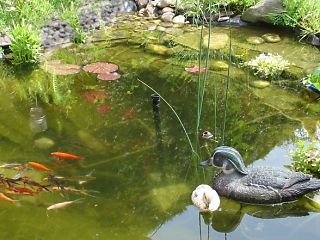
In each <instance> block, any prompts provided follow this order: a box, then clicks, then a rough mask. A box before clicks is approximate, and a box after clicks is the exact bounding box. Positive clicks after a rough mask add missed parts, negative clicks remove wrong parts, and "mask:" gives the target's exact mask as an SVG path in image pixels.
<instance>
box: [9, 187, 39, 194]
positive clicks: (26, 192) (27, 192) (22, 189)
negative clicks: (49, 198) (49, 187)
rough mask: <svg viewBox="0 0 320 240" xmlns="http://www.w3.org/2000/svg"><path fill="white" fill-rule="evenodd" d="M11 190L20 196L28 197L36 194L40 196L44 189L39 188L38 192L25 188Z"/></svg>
mask: <svg viewBox="0 0 320 240" xmlns="http://www.w3.org/2000/svg"><path fill="white" fill-rule="evenodd" d="M11 190H12V191H13V192H16V193H20V194H26V195H34V194H38V193H39V192H40V191H41V190H42V189H41V188H38V190H36V191H34V190H32V189H30V188H24V187H16V186H15V187H12V188H11Z"/></svg>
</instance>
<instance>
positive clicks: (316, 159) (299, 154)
mask: <svg viewBox="0 0 320 240" xmlns="http://www.w3.org/2000/svg"><path fill="white" fill-rule="evenodd" d="M290 155H291V158H292V161H293V163H292V168H293V169H294V170H295V171H297V172H303V173H308V174H312V175H316V176H320V146H319V142H318V141H314V142H312V143H311V144H310V145H307V143H306V142H304V141H300V142H298V144H297V148H296V149H295V150H293V151H292V152H291V153H290Z"/></svg>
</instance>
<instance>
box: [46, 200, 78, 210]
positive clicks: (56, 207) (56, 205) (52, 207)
mask: <svg viewBox="0 0 320 240" xmlns="http://www.w3.org/2000/svg"><path fill="white" fill-rule="evenodd" d="M79 200H81V198H80V199H77V200H73V201H66V202H61V203H55V204H53V205H51V206H49V207H47V210H56V209H61V208H65V207H67V206H69V205H71V204H73V203H75V202H77V201H79Z"/></svg>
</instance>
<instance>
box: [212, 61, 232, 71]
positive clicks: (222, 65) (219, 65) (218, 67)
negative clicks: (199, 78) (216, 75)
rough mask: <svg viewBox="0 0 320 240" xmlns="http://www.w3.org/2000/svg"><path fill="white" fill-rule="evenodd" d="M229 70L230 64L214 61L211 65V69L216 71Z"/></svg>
mask: <svg viewBox="0 0 320 240" xmlns="http://www.w3.org/2000/svg"><path fill="white" fill-rule="evenodd" d="M228 68H229V65H228V63H226V62H224V61H219V60H214V61H212V63H211V64H210V69H212V70H215V71H225V70H228Z"/></svg>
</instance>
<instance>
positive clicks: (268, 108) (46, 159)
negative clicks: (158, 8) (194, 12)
mask: <svg viewBox="0 0 320 240" xmlns="http://www.w3.org/2000/svg"><path fill="white" fill-rule="evenodd" d="M128 28H130V27H127V25H126V27H123V28H119V29H117V31H114V32H112V33H111V34H110V32H109V33H108V36H107V37H108V39H109V40H108V41H101V42H100V41H99V42H94V43H92V44H89V45H86V46H78V47H75V46H71V47H68V48H64V49H59V50H57V51H55V52H54V53H53V55H52V56H50V59H59V60H61V61H62V62H63V63H69V64H79V65H85V64H86V63H92V62H112V63H114V64H117V65H118V66H119V68H120V69H119V73H120V74H121V78H120V80H118V81H110V82H107V81H99V80H97V78H96V75H95V74H91V73H86V72H84V71H81V72H80V73H79V74H75V75H70V76H55V75H52V74H50V73H47V72H45V71H44V70H43V69H41V68H33V69H25V68H24V69H22V68H21V69H20V68H19V69H17V68H13V67H11V66H8V65H6V64H4V63H1V66H0V74H1V75H0V109H1V115H0V153H1V155H0V156H1V158H0V163H1V165H3V164H7V163H21V164H24V163H28V162H38V163H41V164H44V165H45V166H47V167H49V168H50V169H52V170H54V174H55V176H63V177H64V178H65V179H64V186H65V187H73V188H76V189H80V190H81V191H77V192H76V191H70V192H68V191H67V190H65V192H64V193H63V192H55V191H52V192H48V191H45V190H43V191H41V192H40V193H38V194H35V195H13V194H12V195H9V193H6V194H7V195H8V196H10V197H11V198H12V199H15V200H17V201H16V203H15V204H11V203H8V202H6V201H0V209H1V210H0V215H1V218H2V224H1V225H0V237H1V239H12V240H16V239H46V240H50V239H159V240H160V239H279V238H281V239H290V240H294V239H302V238H305V239H317V238H319V237H320V230H319V229H318V226H319V223H320V215H319V211H320V208H319V207H318V206H317V204H315V202H314V201H317V200H318V201H320V199H319V196H317V195H315V196H313V195H311V196H308V198H302V199H300V200H299V201H296V202H293V203H290V204H283V205H275V206H257V205H246V204H240V203H238V202H235V201H231V200H228V199H223V198H222V200H221V201H222V202H221V208H220V210H219V211H217V212H214V213H213V214H212V215H205V214H203V215H200V214H199V212H198V210H197V209H196V208H195V207H194V206H193V205H192V202H191V200H190V195H191V192H192V191H193V189H194V188H195V187H196V186H197V185H199V184H201V183H208V184H209V183H210V182H211V178H212V176H213V175H214V174H215V173H216V172H217V169H215V168H212V169H202V168H201V167H199V166H198V163H199V162H200V161H201V160H203V159H205V158H207V157H208V156H209V154H210V152H211V151H212V150H213V149H214V148H215V147H216V146H218V145H219V144H222V143H223V144H225V145H229V146H233V147H234V148H236V149H237V150H238V151H239V152H240V153H241V154H242V156H243V158H244V159H245V162H246V164H247V165H248V164H256V165H272V166H279V167H284V165H290V163H291V160H290V156H289V153H290V151H291V150H292V149H294V148H295V142H296V141H297V140H298V139H299V138H301V137H306V133H307V132H308V134H309V135H308V136H307V139H311V138H312V137H314V136H315V135H316V134H317V130H318V125H317V123H318V116H319V112H320V106H319V104H318V103H317V102H310V101H309V99H307V98H306V97H305V96H304V95H303V94H302V93H301V92H299V91H293V90H292V89H290V88H283V87H279V86H278V85H276V84H272V85H271V86H269V87H267V88H263V89H260V88H253V87H251V85H250V82H251V81H252V80H253V79H255V77H254V76H253V75H251V74H250V73H248V72H247V71H244V70H243V69H241V68H238V67H237V66H236V65H232V66H230V67H229V73H230V79H229V78H228V69H223V70H210V71H209V74H208V79H207V80H206V82H205V96H204V102H203V111H202V114H201V121H200V125H199V133H200V134H199V133H197V131H196V122H197V102H198V95H197V92H198V75H197V74H192V73H188V72H186V71H185V70H184V68H185V67H186V66H189V65H190V63H191V62H192V61H190V60H181V58H175V57H174V56H168V55H161V54H159V53H158V54H156V53H155V52H154V51H152V49H153V48H152V49H151V51H150V47H149V48H148V47H146V46H148V41H153V42H155V43H157V44H158V43H159V42H161V41H160V39H162V38H163V37H165V34H158V33H152V34H148V36H143V37H144V38H141V37H140V38H139V39H138V40H136V39H135V38H138V37H136V35H134V34H131V33H130V34H129V35H128V32H130V31H128ZM218 29H220V28H218ZM221 29H222V30H223V31H224V30H225V28H224V27H223V28H221ZM232 31H233V33H234V35H233V38H237V37H238V38H242V37H244V36H246V35H247V34H250V33H252V34H253V33H254V34H257V30H256V29H254V28H245V29H241V28H234V29H232ZM242 31H243V32H242ZM134 32H135V31H133V33H134ZM241 33H242V35H241ZM258 34H260V33H258ZM99 37H101V36H99ZM104 37H105V36H104ZM101 38H103V37H101ZM283 38H284V42H285V43H286V44H287V45H283V46H280V45H271V47H270V45H269V47H267V46H264V48H271V51H272V49H273V48H274V50H273V51H280V50H275V49H282V50H281V51H285V47H288V46H292V48H291V50H290V51H289V52H290V54H291V56H292V58H291V60H292V61H294V60H297V61H299V62H302V63H301V66H306V67H305V71H306V72H308V71H311V70H310V69H311V67H310V64H313V66H314V65H315V64H316V63H315V61H317V60H318V57H319V55H318V52H317V51H318V50H317V49H314V48H312V47H310V46H307V45H303V44H301V43H297V42H296V41H295V40H294V39H293V37H292V36H291V35H290V33H285V34H283ZM142 40H144V41H143V42H142ZM281 44H283V43H281ZM288 49H290V48H289V47H288ZM293 49H295V53H296V54H293ZM298 52H299V53H301V54H302V53H306V55H307V56H304V55H300V56H301V57H300V58H297V53H298ZM217 58H218V59H219V60H225V59H224V58H223V57H217ZM309 63H310V64H309ZM298 64H299V63H298ZM308 67H310V69H308ZM138 80H140V81H138ZM141 81H142V82H144V83H145V84H147V85H149V86H150V87H152V88H153V89H154V90H156V91H157V92H158V93H159V94H160V95H161V96H162V97H163V99H165V100H166V101H167V102H168V103H169V104H170V106H172V107H173V108H174V110H175V111H176V112H177V114H178V115H179V117H180V119H181V121H182V123H183V124H184V127H185V129H186V132H187V133H188V135H189V137H190V139H191V143H192V146H193V148H194V150H195V151H196V152H197V155H198V156H195V154H192V151H191V147H190V144H189V142H188V139H187V137H186V135H185V133H184V131H183V129H182V127H181V124H180V123H179V121H178V119H177V118H176V116H175V114H174V112H173V111H172V109H171V108H170V107H169V106H168V105H167V104H166V103H165V101H164V100H163V99H161V100H160V106H159V108H153V105H152V99H151V94H153V93H154V92H153V91H152V90H151V89H150V88H149V87H146V85H144V84H143V83H141ZM39 82H42V84H43V82H44V83H45V84H43V85H41V84H40V83H39ZM52 82H53V83H54V86H55V89H54V90H53V91H54V92H55V93H56V94H57V95H55V96H53V95H50V94H49V95H46V91H48V92H49V88H47V87H48V85H50V84H51V83H52ZM227 83H229V84H228V91H227ZM50 91H51V93H52V89H51V90H50ZM226 93H227V94H226ZM226 95H227V97H226ZM46 99H47V102H48V103H46ZM54 103H55V104H54ZM57 103H58V104H57ZM37 107H41V108H42V109H43V114H42V115H41V116H42V118H41V119H40V118H37V119H34V118H32V116H30V109H31V108H37ZM42 130H43V131H42ZM205 130H208V131H211V132H212V133H214V135H215V137H216V140H217V142H216V141H205V140H204V139H202V138H201V132H202V131H205ZM298 133H300V134H298ZM301 133H302V134H301ZM318 133H319V132H318ZM52 152H67V153H73V154H76V155H79V156H81V159H80V160H78V161H74V160H70V159H64V160H61V159H60V160H57V159H55V158H54V157H53V156H51V153H52ZM0 173H1V174H3V175H5V176H11V177H13V176H15V174H16V173H17V170H15V169H5V168H1V169H0ZM25 174H26V175H27V176H29V177H30V178H32V179H37V181H39V182H42V183H43V184H45V183H46V180H45V178H46V177H47V175H48V174H47V173H45V172H42V171H39V170H36V169H33V170H28V171H26V172H25ZM47 183H48V182H47ZM3 188H4V187H3V186H1V190H2V191H5V189H3ZM310 198H313V200H314V201H312V200H310ZM73 200H76V201H75V202H74V203H73V204H72V205H70V206H68V207H67V208H64V209H58V210H56V211H55V210H53V211H48V210H47V207H49V206H50V205H52V204H54V203H58V202H64V201H73Z"/></svg>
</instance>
